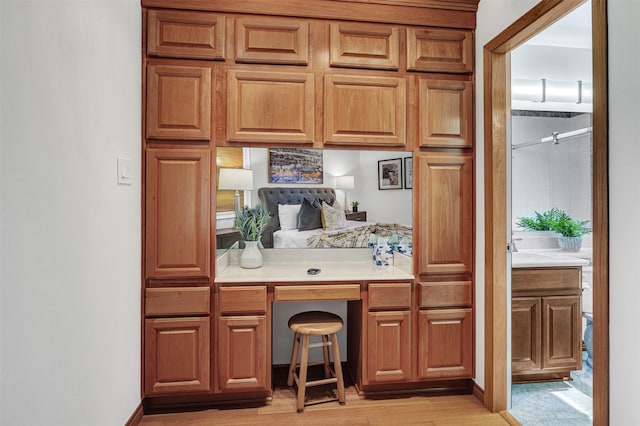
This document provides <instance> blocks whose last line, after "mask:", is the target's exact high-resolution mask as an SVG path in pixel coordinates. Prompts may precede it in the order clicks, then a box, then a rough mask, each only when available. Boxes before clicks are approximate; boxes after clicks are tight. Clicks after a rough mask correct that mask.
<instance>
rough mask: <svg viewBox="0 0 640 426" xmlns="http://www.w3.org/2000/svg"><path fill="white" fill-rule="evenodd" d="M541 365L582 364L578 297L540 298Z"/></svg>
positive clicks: (568, 366)
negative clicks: (541, 330)
mask: <svg viewBox="0 0 640 426" xmlns="http://www.w3.org/2000/svg"><path fill="white" fill-rule="evenodd" d="M542 312H543V314H542V328H543V333H542V336H543V339H542V365H543V367H544V368H545V369H571V370H579V369H580V368H581V367H582V350H581V349H582V339H581V331H582V330H581V326H582V321H581V309H580V296H546V297H543V298H542Z"/></svg>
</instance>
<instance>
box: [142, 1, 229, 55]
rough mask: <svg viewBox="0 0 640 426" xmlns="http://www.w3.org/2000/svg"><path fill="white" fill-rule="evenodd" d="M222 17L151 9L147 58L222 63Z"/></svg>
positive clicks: (223, 22)
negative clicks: (220, 61)
mask: <svg viewBox="0 0 640 426" xmlns="http://www.w3.org/2000/svg"><path fill="white" fill-rule="evenodd" d="M224 34H225V17H224V16H223V15H216V14H214V13H206V12H181V11H170V10H155V9H150V10H149V14H148V21H147V53H148V54H149V56H162V57H169V58H193V59H224V46H225V43H224Z"/></svg>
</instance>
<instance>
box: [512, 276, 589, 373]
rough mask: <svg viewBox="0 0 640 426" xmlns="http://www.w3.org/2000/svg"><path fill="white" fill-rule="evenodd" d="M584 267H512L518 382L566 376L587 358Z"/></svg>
mask: <svg viewBox="0 0 640 426" xmlns="http://www.w3.org/2000/svg"><path fill="white" fill-rule="evenodd" d="M580 282H581V269H580V267H567V268H518V269H513V271H512V291H513V298H512V303H511V336H512V337H511V356H512V363H511V371H512V375H513V381H514V382H524V381H533V380H550V379H563V378H566V377H569V376H570V372H571V370H579V369H580V368H581V366H582V358H581V354H582V352H581V347H582V345H581V343H582V340H581V325H582V323H581V315H580V313H581V309H580Z"/></svg>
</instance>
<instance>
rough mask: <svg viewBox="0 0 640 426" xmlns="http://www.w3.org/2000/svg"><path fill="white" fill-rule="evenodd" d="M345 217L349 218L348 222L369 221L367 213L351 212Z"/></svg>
mask: <svg viewBox="0 0 640 426" xmlns="http://www.w3.org/2000/svg"><path fill="white" fill-rule="evenodd" d="M345 216H347V220H357V221H359V222H366V221H367V212H349V213H346V214H345Z"/></svg>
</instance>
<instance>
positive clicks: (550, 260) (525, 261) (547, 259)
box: [511, 249, 591, 268]
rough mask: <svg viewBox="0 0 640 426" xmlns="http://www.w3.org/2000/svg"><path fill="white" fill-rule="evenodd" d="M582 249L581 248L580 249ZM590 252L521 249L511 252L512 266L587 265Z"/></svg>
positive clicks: (550, 266)
mask: <svg viewBox="0 0 640 426" xmlns="http://www.w3.org/2000/svg"><path fill="white" fill-rule="evenodd" d="M581 251H582V250H581ZM590 259H591V253H590V249H589V255H588V257H587V253H586V251H585V252H583V253H580V252H568V251H563V250H560V249H545V250H521V251H517V252H513V253H511V267H512V268H553V267H562V266H588V265H590V264H591V260H590Z"/></svg>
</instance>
